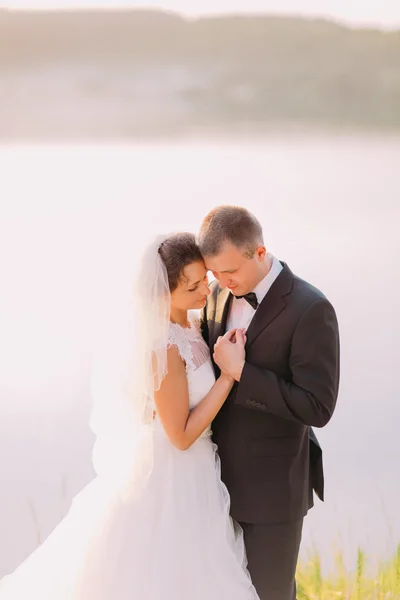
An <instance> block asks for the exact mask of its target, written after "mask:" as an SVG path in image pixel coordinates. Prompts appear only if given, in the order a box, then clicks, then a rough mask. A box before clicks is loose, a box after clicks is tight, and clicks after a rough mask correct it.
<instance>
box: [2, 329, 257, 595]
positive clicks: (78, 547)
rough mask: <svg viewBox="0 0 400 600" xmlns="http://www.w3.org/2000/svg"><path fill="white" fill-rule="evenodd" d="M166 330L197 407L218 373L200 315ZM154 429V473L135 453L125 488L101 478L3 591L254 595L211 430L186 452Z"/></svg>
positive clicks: (158, 426) (151, 431)
mask: <svg viewBox="0 0 400 600" xmlns="http://www.w3.org/2000/svg"><path fill="white" fill-rule="evenodd" d="M168 339H169V344H171V345H176V346H177V348H178V350H179V353H180V355H181V357H182V359H183V360H184V361H185V363H186V371H187V378H188V386H189V397H190V407H191V408H193V407H195V406H196V405H197V404H198V403H199V402H200V401H201V400H202V399H203V398H204V396H206V395H207V393H208V392H209V390H210V389H211V387H212V386H213V384H214V382H215V377H214V372H213V368H212V364H211V360H210V356H209V350H208V347H207V345H206V344H205V342H204V341H203V339H202V337H201V335H200V332H199V330H198V325H197V323H196V322H194V321H192V322H191V327H190V328H188V329H184V328H182V327H181V326H179V325H177V324H171V326H170V331H169V336H168ZM148 435H149V436H152V448H153V453H154V454H153V456H154V463H153V468H152V470H151V474H150V476H149V477H148V478H146V477H145V476H144V475H142V469H141V466H140V458H139V457H138V458H137V461H138V464H137V465H134V467H133V468H132V477H131V481H130V485H129V490H128V491H126V490H125V492H126V493H124V494H121V493H119V492H117V491H116V490H115V488H113V486H110V485H109V483H108V480H107V477H104V478H103V477H101V476H98V477H96V479H95V480H94V481H93V482H91V483H90V484H89V485H88V486H87V487H86V488H85V489H84V490H83V491H82V492H81V493H80V494H78V496H76V498H75V499H74V501H73V503H72V506H71V508H70V511H69V513H68V514H67V516H66V517H65V518H64V519H63V520H62V521H61V523H60V524H59V525H58V526H57V527H56V528H55V530H54V531H53V533H52V534H51V535H50V536H49V537H48V538H47V540H46V541H45V542H44V543H43V544H42V546H40V547H39V548H38V549H37V550H36V551H35V552H34V553H33V554H32V555H31V556H30V557H28V559H27V560H26V561H25V562H23V563H22V564H21V566H19V567H18V568H17V569H16V571H14V573H12V574H11V575H9V576H7V577H5V578H3V580H2V582H1V583H0V600H257V599H258V595H257V593H256V591H255V589H254V587H253V585H252V583H251V580H250V576H249V574H248V571H247V568H246V554H245V547H244V542H243V535H242V531H241V529H240V528H239V526H238V525H237V524H235V523H234V522H233V521H232V519H231V517H230V516H229V508H230V501H229V495H228V492H227V489H226V487H225V485H224V484H223V483H222V481H221V478H220V462H219V457H218V454H217V452H216V450H217V448H216V446H215V444H214V443H213V442H212V440H211V431H210V429H208V430H206V431H205V432H204V433H203V434H202V436H201V437H200V438H199V439H198V440H197V441H196V442H195V443H194V444H193V445H192V446H191V447H190V448H189V449H188V450H187V451H180V450H178V449H177V448H175V447H174V446H173V445H172V444H171V443H170V442H169V440H168V438H167V437H166V435H165V432H164V430H163V427H162V424H161V422H160V421H159V420H158V419H157V416H156V417H155V421H154V423H153V425H152V427H149V428H148ZM143 471H144V470H143Z"/></svg>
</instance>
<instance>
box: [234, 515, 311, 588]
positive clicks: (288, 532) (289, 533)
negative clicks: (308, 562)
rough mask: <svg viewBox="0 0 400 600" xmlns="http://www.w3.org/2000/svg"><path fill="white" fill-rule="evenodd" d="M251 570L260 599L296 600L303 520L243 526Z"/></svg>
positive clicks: (244, 524)
mask: <svg viewBox="0 0 400 600" xmlns="http://www.w3.org/2000/svg"><path fill="white" fill-rule="evenodd" d="M240 525H241V527H242V528H243V532H244V542H245V546H246V552H247V560H248V569H249V571H250V575H251V578H252V580H253V584H254V587H255V588H256V590H257V593H258V595H259V596H260V599H261V600H296V580H295V573H296V565H297V558H298V554H299V548H300V541H301V532H302V527H303V519H300V520H299V521H293V522H291V523H279V524H277V525H256V524H252V523H240Z"/></svg>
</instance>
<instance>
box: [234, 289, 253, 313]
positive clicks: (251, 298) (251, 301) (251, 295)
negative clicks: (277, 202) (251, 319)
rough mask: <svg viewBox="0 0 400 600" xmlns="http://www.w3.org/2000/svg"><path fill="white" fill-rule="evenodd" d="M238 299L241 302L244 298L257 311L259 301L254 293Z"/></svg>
mask: <svg viewBox="0 0 400 600" xmlns="http://www.w3.org/2000/svg"><path fill="white" fill-rule="evenodd" d="M236 298H237V299H238V300H240V298H244V299H245V300H246V301H247V302H248V303H249V304H250V306H252V307H253V308H254V310H257V308H258V300H257V296H256V295H255V293H254V292H250V293H249V294H245V295H244V296H236Z"/></svg>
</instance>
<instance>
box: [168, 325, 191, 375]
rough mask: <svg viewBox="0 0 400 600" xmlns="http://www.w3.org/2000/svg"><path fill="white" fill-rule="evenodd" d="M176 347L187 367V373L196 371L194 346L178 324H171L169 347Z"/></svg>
mask: <svg viewBox="0 0 400 600" xmlns="http://www.w3.org/2000/svg"><path fill="white" fill-rule="evenodd" d="M171 346H176V348H177V349H178V352H179V356H180V357H181V359H182V360H183V362H184V363H185V366H186V371H188V370H192V369H194V362H193V351H192V346H191V344H190V342H189V340H188V339H187V337H186V336H185V332H184V330H183V329H182V327H180V326H179V325H177V324H176V323H171V325H170V328H169V333H168V347H171Z"/></svg>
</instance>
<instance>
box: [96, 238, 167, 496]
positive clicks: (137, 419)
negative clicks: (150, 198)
mask: <svg viewBox="0 0 400 600" xmlns="http://www.w3.org/2000/svg"><path fill="white" fill-rule="evenodd" d="M168 237H170V236H169V235H163V236H158V237H156V238H155V240H154V241H153V242H152V243H151V244H150V246H149V247H148V248H147V249H146V250H145V252H144V254H143V256H142V260H141V262H140V268H139V272H138V274H137V277H136V281H135V285H134V286H133V289H131V293H130V298H128V302H127V303H125V305H124V306H123V307H119V308H118V309H116V310H117V311H118V313H119V314H118V315H117V314H115V317H116V318H115V319H114V321H115V327H113V328H112V331H111V335H109V336H108V337H107V339H106V340H102V342H101V344H100V349H101V351H100V352H97V356H96V358H95V360H93V362H92V369H91V395H92V400H93V408H92V413H91V417H90V421H89V425H90V428H91V429H92V431H93V432H94V433H95V435H96V441H95V445H94V449H93V465H94V468H95V471H96V473H97V475H98V476H99V477H103V478H107V479H109V480H110V482H111V481H112V482H113V486H117V487H118V488H119V489H121V491H123V492H126V491H128V493H132V491H133V490H131V489H130V487H129V483H130V481H133V480H135V485H137V483H138V481H145V479H146V476H148V475H149V474H150V472H151V470H152V466H153V451H152V449H153V448H152V428H153V410H154V408H155V404H154V391H155V390H157V389H159V387H160V385H161V382H162V380H163V379H164V377H165V375H166V372H167V342H168V329H169V323H170V299H171V296H170V291H169V285H168V276H167V271H166V268H165V265H164V263H163V261H162V259H161V256H160V254H159V248H160V246H161V244H162V243H163V242H164V241H165V240H166V239H167V238H168ZM117 324H118V325H117ZM100 327H101V325H100ZM138 469H140V470H141V472H142V473H141V475H142V477H139V478H138V475H137V470H138Z"/></svg>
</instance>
